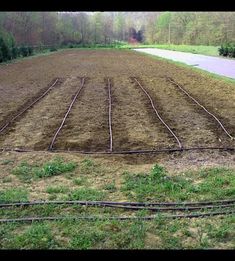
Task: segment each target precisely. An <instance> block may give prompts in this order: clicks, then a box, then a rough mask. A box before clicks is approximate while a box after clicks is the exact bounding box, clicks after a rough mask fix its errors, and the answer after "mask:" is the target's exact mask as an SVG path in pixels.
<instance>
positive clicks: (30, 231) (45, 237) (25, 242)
mask: <svg viewBox="0 0 235 261" xmlns="http://www.w3.org/2000/svg"><path fill="white" fill-rule="evenodd" d="M56 246H57V245H56V242H55V240H54V237H53V234H52V231H51V228H50V226H49V225H47V224H44V223H41V224H40V223H35V224H32V225H31V226H30V227H28V228H27V229H26V230H25V231H24V232H23V233H20V234H16V235H14V237H13V238H12V239H9V240H8V243H7V247H8V248H11V249H32V248H33V249H47V248H56Z"/></svg>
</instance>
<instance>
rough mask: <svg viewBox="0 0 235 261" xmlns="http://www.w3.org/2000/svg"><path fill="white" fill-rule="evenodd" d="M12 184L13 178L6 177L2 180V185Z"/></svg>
mask: <svg viewBox="0 0 235 261" xmlns="http://www.w3.org/2000/svg"><path fill="white" fill-rule="evenodd" d="M10 182H12V178H11V177H9V176H8V177H4V178H3V179H2V183H10Z"/></svg>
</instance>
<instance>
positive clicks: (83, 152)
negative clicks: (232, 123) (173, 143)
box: [0, 147, 235, 155]
mask: <svg viewBox="0 0 235 261" xmlns="http://www.w3.org/2000/svg"><path fill="white" fill-rule="evenodd" d="M195 150H199V151H200V150H201V151H203V150H223V151H235V148H232V147H192V148H182V149H178V148H175V149H159V150H129V151H128V150H127V151H112V152H110V151H80V150H60V149H55V150H54V149H53V150H49V151H48V150H34V149H20V148H0V152H5V151H14V152H20V153H24V152H52V153H80V154H97V155H99V154H100V155H126V154H156V153H171V152H184V151H195Z"/></svg>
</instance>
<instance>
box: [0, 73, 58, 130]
mask: <svg viewBox="0 0 235 261" xmlns="http://www.w3.org/2000/svg"><path fill="white" fill-rule="evenodd" d="M58 80H59V78H57V79H56V80H55V82H54V83H53V84H52V85H51V86H50V87H49V88H48V89H47V90H46V91H45V92H44V93H43V94H42V95H41V96H39V97H38V98H37V99H36V100H34V101H33V102H32V103H31V104H30V105H28V106H27V107H26V108H25V109H23V111H21V112H20V113H18V114H17V115H16V116H14V117H13V118H11V119H10V121H8V122H7V123H6V124H5V125H4V126H3V127H1V129H0V133H1V132H3V131H4V130H5V129H6V128H7V127H8V126H9V125H10V124H11V123H12V122H13V121H14V120H16V119H17V118H18V117H19V116H21V115H22V114H23V113H25V112H26V111H27V110H28V109H30V108H31V107H32V106H33V105H34V104H35V103H37V102H38V101H40V100H41V99H42V98H43V97H44V96H45V95H46V94H47V93H48V92H49V91H50V90H51V89H52V88H53V87H54V86H55V85H56V83H57V82H58Z"/></svg>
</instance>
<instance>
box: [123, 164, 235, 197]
mask: <svg viewBox="0 0 235 261" xmlns="http://www.w3.org/2000/svg"><path fill="white" fill-rule="evenodd" d="M167 174H168V173H167V172H166V170H165V169H164V168H163V167H161V166H158V165H155V166H154V167H153V168H152V170H151V171H150V173H149V174H143V173H138V174H130V173H124V183H123V186H122V188H121V191H123V192H124V193H125V195H126V196H128V197H129V198H131V199H135V200H137V201H148V200H155V201H182V200H206V199H208V200H213V199H225V198H233V197H234V195H235V175H234V174H235V172H234V170H229V169H224V168H211V169H205V170H201V171H200V172H199V175H198V174H197V176H199V178H201V179H202V181H201V182H200V183H199V184H194V182H193V181H194V180H193V179H192V178H191V177H192V176H194V177H195V176H196V173H193V172H188V173H186V177H184V178H183V177H181V176H175V177H170V176H168V175H167ZM187 177H188V178H187Z"/></svg>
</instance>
